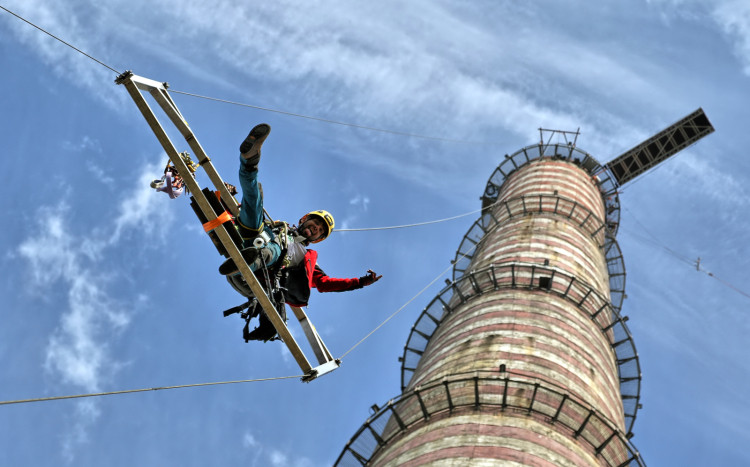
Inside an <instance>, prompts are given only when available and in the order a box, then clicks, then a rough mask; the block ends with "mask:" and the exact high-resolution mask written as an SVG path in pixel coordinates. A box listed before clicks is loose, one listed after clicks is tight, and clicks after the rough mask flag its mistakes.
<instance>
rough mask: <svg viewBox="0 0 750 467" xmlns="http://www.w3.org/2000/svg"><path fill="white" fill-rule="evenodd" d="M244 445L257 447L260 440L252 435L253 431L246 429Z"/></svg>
mask: <svg viewBox="0 0 750 467" xmlns="http://www.w3.org/2000/svg"><path fill="white" fill-rule="evenodd" d="M242 446H244V447H246V448H256V447H258V446H259V443H258V440H256V439H255V436H253V435H252V433H250V432H248V431H246V432H245V434H244V435H243V436H242Z"/></svg>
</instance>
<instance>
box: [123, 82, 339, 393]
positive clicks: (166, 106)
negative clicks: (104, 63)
mask: <svg viewBox="0 0 750 467" xmlns="http://www.w3.org/2000/svg"><path fill="white" fill-rule="evenodd" d="M115 83H117V84H122V85H124V86H125V88H126V89H127V91H128V93H129V94H130V97H131V98H132V99H133V101H134V102H135V104H136V106H137V107H138V109H139V110H140V111H141V114H142V115H143V117H144V118H145V119H146V122H147V123H148V125H149V127H151V130H152V131H153V133H154V135H155V136H156V138H157V140H158V141H159V143H160V144H161V145H162V148H164V151H165V152H166V153H167V156H169V160H170V162H171V165H168V169H170V170H168V171H169V172H171V176H172V177H173V176H174V174H175V173H177V174H181V175H185V174H188V173H190V174H191V176H183V177H181V179H182V182H183V183H184V189H185V190H186V191H189V192H190V193H192V196H191V202H190V204H191V207H192V208H193V210H194V211H195V213H196V215H197V216H198V218H199V219H200V221H201V223H202V224H203V228H204V230H205V231H206V233H207V234H208V236H209V238H210V239H211V241H212V242H213V244H214V246H215V247H216V249H217V250H218V251H219V253H220V254H221V255H222V256H224V257H228V258H231V259H232V260H233V261H234V263H235V265H236V266H237V268H238V269H239V274H238V275H237V276H233V277H241V278H242V281H243V282H244V285H243V284H242V283H239V282H237V283H235V284H233V286H234V285H237V284H239V285H237V286H238V287H241V288H242V290H245V291H248V290H249V292H247V294H245V293H243V295H244V296H246V297H247V296H248V295H250V294H252V298H249V297H248V298H249V300H248V302H246V303H245V304H243V305H240V306H239V307H235V308H230V309H229V310H227V311H226V312H225V314H226V315H227V316H228V315H231V314H235V313H239V314H240V317H243V315H244V318H243V319H245V320H246V321H245V325H246V327H248V326H249V325H248V323H249V320H250V319H252V318H253V317H255V316H256V315H257V316H258V317H259V319H260V318H263V319H267V320H268V322H270V324H271V325H272V327H273V328H274V330H275V334H278V339H279V340H280V341H281V342H283V343H284V345H286V347H287V348H288V349H289V352H290V353H291V354H292V357H294V359H295V361H296V362H297V364H298V365H299V367H300V369H301V370H302V372H303V373H304V376H303V377H302V381H304V382H308V381H311V380H313V379H315V378H317V377H319V376H322V375H323V374H325V373H329V372H331V371H333V370H335V369H336V368H338V367H339V365H340V364H341V360H340V359H335V358H333V356H332V355H331V353H330V352H329V351H328V349H327V348H326V346H325V344H324V343H323V341H322V339H321V338H320V335H319V334H318V332H317V330H316V329H315V327H314V326H313V325H312V323H311V322H310V320H309V319H308V317H307V315H306V314H305V312H304V310H303V309H302V308H299V307H294V306H292V307H291V309H292V311H293V312H294V315H295V317H296V318H297V320H298V321H299V323H300V326H301V328H302V330H303V331H304V334H305V337H306V338H307V340H308V342H309V344H310V347H311V348H312V350H313V353H314V354H315V357H316V360H317V362H318V365H317V366H315V367H313V366H312V365H311V364H310V361H309V360H308V358H307V357H306V356H305V353H304V352H303V350H302V349H301V348H300V346H299V344H298V343H297V341H296V340H295V339H294V337H293V336H292V334H291V332H290V330H289V328H288V327H287V325H286V313H285V305H284V301H283V290H282V289H281V287H280V286H278V287H277V286H276V279H277V273H276V272H274V270H273V269H274V268H271V270H269V269H268V268H264V267H261V268H259V276H260V277H256V274H254V273H253V271H252V270H251V269H250V266H249V265H248V264H247V262H246V261H245V257H244V256H243V255H242V252H241V247H242V239H241V238H240V236H239V233H238V232H237V229H236V228H235V227H234V222H233V219H234V218H236V217H238V215H239V203H238V202H237V200H236V199H235V198H234V196H233V194H232V193H231V192H230V187H231V188H233V187H232V186H231V185H228V184H225V183H224V181H223V180H222V179H221V177H220V176H219V174H218V172H217V171H216V169H215V168H214V166H213V164H212V163H211V159H210V158H209V157H208V156H207V155H206V153H205V151H204V150H203V148H202V147H201V145H200V143H198V140H197V139H196V137H195V135H194V134H193V132H192V130H191V129H190V127H189V126H188V124H187V121H186V120H185V118H184V117H183V116H182V114H181V113H180V111H179V109H178V108H177V106H176V105H175V103H174V101H173V100H172V98H171V96H170V95H169V93H168V92H167V88H168V85H167V84H166V83H160V82H158V81H154V80H151V79H147V78H144V77H141V76H137V75H135V74H133V73H132V72H130V71H126V72H125V73H122V74H121V75H120V76H118V77H117V79H116V80H115ZM142 91H146V92H148V93H149V94H150V95H151V97H152V98H153V99H154V100H155V101H156V102H157V103H158V104H159V106H160V107H161V109H162V110H163V111H164V113H165V114H166V115H167V117H168V118H169V119H170V121H171V122H172V124H173V125H174V126H175V127H176V128H177V130H178V131H179V132H180V134H182V136H183V137H184V138H185V141H186V142H187V144H188V145H189V146H190V149H191V150H192V153H193V154H194V155H195V157H196V159H197V164H195V163H192V160H190V162H188V160H187V159H186V158H185V157H183V154H186V153H180V152H179V151H178V150H177V148H176V147H175V146H174V144H173V143H172V141H171V140H170V139H169V136H168V135H167V133H166V131H165V130H164V128H163V127H162V125H161V123H160V122H159V120H158V119H157V117H156V115H155V114H154V112H153V111H152V110H151V108H150V107H149V105H148V102H147V101H146V99H145V98H144V96H143V94H142ZM197 167H201V168H203V169H204V171H205V172H206V175H208V178H209V179H210V181H211V183H212V184H213V186H214V187H215V189H216V191H215V192H212V191H211V190H210V189H209V188H207V187H206V188H201V187H200V185H199V184H198V181H197V179H196V177H195V172H196V170H197ZM191 168H194V170H192V171H191ZM172 169H174V171H173V170H172ZM165 175H166V174H165ZM166 180H167V178H166V177H165V179H164V181H165V182H166ZM171 182H172V183H174V180H171ZM165 185H166V183H165ZM173 187H174V184H173ZM173 193H174V189H173ZM234 193H235V194H236V189H235V190H234ZM170 196H171V195H170ZM279 228H281V229H282V234H281V235H278V236H277V237H278V238H279V241H281V242H286V238H287V236H288V232H287V230H286V227H281V226H279ZM282 248H283V245H282ZM277 263H278V265H279V266H278V267H279V268H281V266H283V264H284V261H283V260H282V261H277ZM259 279H261V280H262V281H263V283H264V284H265V286H266V288H265V289H264V285H263V284H261V282H260V281H259ZM267 290H268V292H267ZM234 310H236V311H234ZM230 311H231V313H230ZM252 332H254V331H249V329H248V330H247V332H244V331H243V336H245V337H247V335H252ZM275 334H274V336H275ZM274 336H272V337H271V338H273V337H274Z"/></svg>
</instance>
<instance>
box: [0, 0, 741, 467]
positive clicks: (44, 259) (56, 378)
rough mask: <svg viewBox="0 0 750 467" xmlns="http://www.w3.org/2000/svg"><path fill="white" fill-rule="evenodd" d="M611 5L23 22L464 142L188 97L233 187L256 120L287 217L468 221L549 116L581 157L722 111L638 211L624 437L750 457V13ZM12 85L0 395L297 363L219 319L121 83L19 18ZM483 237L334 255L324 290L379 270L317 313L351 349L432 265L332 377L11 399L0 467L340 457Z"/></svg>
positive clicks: (13, 24)
mask: <svg viewBox="0 0 750 467" xmlns="http://www.w3.org/2000/svg"><path fill="white" fill-rule="evenodd" d="M592 3H593V2H583V1H568V2H553V1H539V2H533V4H532V3H531V2H525V3H523V4H520V2H495V1H473V2H450V1H418V0H415V1H410V2H396V1H389V0H383V1H379V2H363V1H351V2H321V1H312V2H304V3H302V2H291V1H280V2H263V3H261V2H257V3H255V2H253V3H250V2H248V3H247V4H246V5H244V6H243V5H238V4H237V2H227V1H217V2H211V4H209V3H206V2H198V1H180V2H177V1H152V2H146V1H143V0H128V1H121V0H108V1H105V2H90V1H80V0H71V1H67V2H53V1H51V0H24V1H20V0H11V1H8V0H5V1H3V2H2V5H3V6H4V7H6V8H8V9H10V10H12V11H14V12H16V13H17V14H19V15H21V16H23V17H25V18H27V19H28V20H29V21H32V22H34V23H35V24H37V25H39V26H40V27H43V28H45V29H47V30H49V31H50V32H52V33H53V34H56V35H58V36H60V37H61V38H63V39H64V40H66V41H68V42H70V43H71V44H73V45H75V46H76V47H78V48H80V49H82V50H84V51H85V52H87V53H89V54H90V55H92V56H93V57H96V58H97V59H99V60H101V61H102V62H104V63H105V64H107V65H109V66H111V67H113V68H115V69H117V70H120V71H124V70H126V69H129V70H133V71H134V72H135V73H136V74H138V75H141V76H144V77H147V78H151V79H154V80H157V81H166V82H169V83H170V86H171V89H173V90H177V91H184V92H190V93H196V94H200V95H206V96H211V97H216V98H221V99H226V100H230V101H235V102H242V103H247V104H251V105H255V106H261V107H268V108H273V109H279V110H284V111H288V112H293V113H298V114H305V115H312V116H317V117H321V118H325V119H331V120H337V121H343V122H350V123H355V124H358V125H363V126H370V127H377V128H384V129H390V130H395V131H401V132H406V133H412V134H418V135H426V136H434V137H439V138H447V139H452V140H458V141H459V142H456V141H441V140H436V139H428V138H418V137H405V136H399V135H394V134H389V133H383V132H375V131H368V130H363V129H356V128H351V127H346V126H341V125H332V124H328V123H323V122H320V121H315V120H310V119H304V118H297V117H292V116H288V115H283V114H279V113H271V112H266V111H261V110H257V109H253V108H249V107H242V106H236V105H230V104H225V103H218V102H215V101H209V100H205V99H198V98H195V97H189V96H186V95H183V94H172V96H173V98H174V99H175V101H176V102H177V105H178V106H179V108H180V109H181V110H182V112H183V114H184V115H185V117H186V118H187V120H188V122H189V123H190V125H191V128H192V129H193V131H194V132H195V134H196V135H197V137H198V139H199V141H200V142H201V144H202V145H203V147H204V149H206V151H207V152H208V153H209V155H210V156H211V157H212V159H213V161H214V163H215V165H216V167H217V169H218V170H219V172H220V173H221V174H222V176H223V178H224V179H225V180H227V181H229V182H230V183H233V182H235V183H236V181H237V178H236V177H237V176H236V170H237V167H236V165H237V159H236V153H237V146H238V144H239V143H240V142H241V140H242V139H243V138H244V136H245V135H246V134H247V131H248V129H249V128H250V127H251V126H252V125H254V124H256V123H258V122H262V121H264V122H268V123H269V124H271V126H272V128H273V130H272V133H271V136H270V138H269V139H268V141H267V142H266V144H265V146H264V154H263V161H262V162H261V181H262V182H263V186H264V192H265V199H266V208H267V209H268V210H269V211H270V213H271V214H272V215H273V216H274V217H277V218H283V219H286V220H289V221H295V220H296V219H298V218H299V216H300V215H301V214H303V213H304V212H306V211H308V210H312V209H319V208H323V209H327V210H329V211H331V212H332V213H334V215H335V216H336V220H337V225H338V226H341V227H345V228H357V227H377V226H390V225H400V224H409V223H414V222H423V221H429V220H433V219H440V218H445V217H450V216H455V215H458V214H462V213H467V212H470V211H474V210H476V209H478V208H479V207H480V202H479V196H480V195H481V194H482V191H483V189H484V186H485V184H486V182H487V179H488V178H489V176H490V175H491V174H492V171H493V170H494V168H495V167H496V165H497V164H498V163H499V162H500V161H501V160H502V157H503V155H504V154H506V153H512V152H514V151H516V150H517V149H520V148H521V147H523V146H526V145H529V144H533V143H535V142H537V141H538V139H539V132H538V130H537V129H538V128H539V127H544V128H556V129H563V130H576V129H578V128H580V129H581V136H580V137H579V138H578V146H579V147H580V148H581V149H583V150H585V151H587V152H589V153H591V154H592V155H593V156H594V157H596V158H597V159H599V160H600V161H602V162H606V161H608V160H610V159H612V158H614V157H616V156H617V155H619V154H620V153H622V152H623V151H625V150H627V149H629V148H630V147H632V146H633V145H635V144H637V143H638V142H640V141H641V140H643V139H645V138H646V137H648V136H650V135H651V134H652V133H655V132H656V131H658V130H660V129H662V128H664V127H665V126H667V125H669V124H670V123H672V122H674V121H676V120H678V119H679V118H681V117H682V116H684V115H686V114H688V113H689V112H691V111H693V110H694V109H696V108H697V107H703V109H704V110H705V112H706V113H707V115H708V116H709V118H710V119H711V121H712V123H713V124H714V126H715V127H716V130H717V131H716V133H714V134H712V135H711V136H709V137H708V138H706V139H705V140H703V141H701V142H700V143H698V144H697V145H695V146H693V147H691V148H689V149H688V150H686V151H683V152H682V153H680V154H679V156H677V157H675V158H673V159H672V160H670V161H668V162H667V163H665V164H663V165H662V166H660V167H659V168H657V169H656V170H654V171H652V172H650V173H648V174H647V175H645V176H643V177H641V178H640V179H637V180H636V181H634V182H632V183H631V184H629V185H626V186H625V187H624V190H623V192H622V195H621V202H622V206H623V213H622V223H621V228H620V232H619V234H618V241H619V242H620V247H621V249H622V251H623V254H624V257H625V266H626V271H627V273H628V275H627V283H626V292H627V299H626V300H625V303H624V306H623V310H622V312H623V314H625V315H628V316H629V317H630V321H629V322H628V326H629V328H630V330H631V332H632V334H633V337H634V341H635V345H636V346H637V349H638V351H639V355H640V362H641V367H642V372H643V390H642V394H641V395H642V403H643V406H644V407H643V409H642V410H640V411H639V412H638V417H637V419H636V422H635V426H634V432H635V437H634V438H633V440H632V441H633V444H634V445H635V446H636V448H637V449H639V450H640V452H641V454H642V455H643V458H644V460H645V461H646V463H647V464H649V465H742V464H745V465H746V464H750V454H748V452H747V450H746V449H745V446H746V445H747V443H748V442H749V441H750V430H748V428H747V419H748V417H749V416H750V409H749V408H748V404H747V401H746V395H745V394H746V387H747V383H748V374H750V372H749V370H750V363H748V359H747V356H748V350H747V348H746V346H745V342H746V340H747V339H746V337H747V334H748V331H750V322H749V317H748V314H747V309H748V305H750V299H748V298H747V297H746V296H745V295H742V294H741V293H738V292H736V291H735V290H734V289H732V288H731V287H729V286H727V285H726V284H725V283H729V284H731V285H733V286H734V287H737V288H739V289H740V290H744V291H745V292H750V286H748V285H747V279H748V273H747V271H748V268H749V267H750V260H749V259H748V247H747V244H748V242H749V241H750V234H749V233H748V231H749V227H750V222H748V219H747V217H746V213H747V212H748V210H749V208H750V201H748V200H749V199H750V198H749V197H748V185H749V184H750V183H749V182H750V176H749V175H748V173H750V160H749V159H748V158H747V156H746V155H747V147H749V146H750V134H748V132H747V130H746V128H745V126H746V122H748V121H750V111H749V110H748V106H747V104H746V102H747V101H748V97H750V91H749V89H750V4H748V3H747V2H745V1H741V0H714V1H706V0H704V1H693V0H651V1H639V0H633V1H631V2H616V1H602V2H597V3H596V5H593V4H592ZM0 70H2V73H0V84H2V89H3V91H2V111H1V112H0V119H1V120H0V151H1V154H2V160H3V162H4V171H5V173H6V176H5V177H4V182H3V184H2V186H1V187H0V193H1V194H2V196H0V205H1V206H2V212H3V213H5V215H6V221H5V222H4V223H3V224H4V226H5V228H4V229H3V233H2V235H0V248H2V251H3V252H4V253H3V255H2V257H1V258H0V261H1V264H2V271H3V273H2V280H1V281H0V287H1V289H0V290H1V291H2V293H1V294H0V297H1V298H0V310H1V311H0V362H2V363H1V364H0V399H1V400H15V399H25V398H32V397H48V396H57V395H65V394H78V393H88V392H98V391H116V390H122V389H134V388H149V387H158V386H170V385H180V384H192V383H203V382H214V381H228V380H240V379H252V378H266V377H277V376H288V375H296V374H298V372H299V369H298V368H296V365H295V364H294V361H293V360H292V359H291V357H290V356H289V355H288V353H286V352H285V351H284V350H283V347H282V346H281V345H279V344H278V343H273V344H265V345H263V344H245V343H244V342H243V341H242V339H241V324H242V323H241V321H240V320H239V319H231V318H222V316H221V311H222V310H224V309H226V308H229V307H231V306H234V305H238V304H240V303H241V302H242V300H241V297H239V296H238V295H237V294H236V293H235V292H234V291H233V290H232V289H231V288H230V287H229V285H228V284H226V282H225V281H224V279H223V278H222V277H220V276H219V275H218V273H217V268H218V266H219V264H220V263H221V260H222V258H221V257H220V256H219V255H218V254H217V253H216V252H215V250H214V249H213V246H212V245H211V243H210V241H209V240H208V239H207V237H206V236H205V234H204V233H203V232H202V229H201V228H200V225H199V224H198V221H197V219H196V218H195V216H194V214H193V213H192V211H191V210H190V208H189V206H188V203H187V201H186V198H178V199H177V200H169V199H168V198H167V196H165V195H163V194H160V193H159V194H157V193H154V192H153V191H152V190H151V189H150V188H149V186H148V182H149V181H150V180H151V179H153V178H156V177H157V176H158V175H159V173H160V171H161V169H162V168H163V165H164V163H165V162H166V156H165V155H164V153H163V151H162V150H161V147H160V146H159V144H158V142H157V140H156V138H155V137H154V136H153V134H152V133H151V132H150V130H149V128H148V126H147V124H146V122H145V121H144V120H143V118H142V117H141V116H140V114H139V113H138V111H137V109H136V107H135V105H134V104H133V102H132V101H131V100H130V98H129V96H128V95H127V92H126V91H125V89H124V88H123V87H122V86H117V85H115V84H114V82H113V81H114V79H115V77H116V74H115V73H113V72H112V71H111V70H108V69H107V68H105V67H103V66H101V65H99V64H97V63H96V62H94V61H92V60H90V59H89V58H86V57H84V56H82V55H81V54H79V53H77V52H75V51H74V50H72V49H70V48H68V47H66V46H64V45H63V44H61V43H60V42H58V41H55V40H53V39H51V38H50V37H49V36H46V35H44V34H43V33H41V32H40V31H38V30H36V29H34V28H32V27H31V26H29V25H28V24H25V23H23V22H22V21H20V20H19V19H17V18H15V17H13V16H11V15H10V14H8V13H6V12H2V11H0ZM174 140H175V141H178V140H177V139H176V138H175V139H174ZM184 149H187V147H186V145H185V147H184ZM202 183H204V184H205V183H206V178H205V177H204V178H203V179H202ZM475 219H476V217H475V216H467V217H463V218H460V219H458V220H455V221H451V222H446V223H440V224H433V225H430V226H425V227H418V228H412V229H400V230H385V231H374V232H345V233H337V234H335V235H333V236H332V237H331V239H330V240H328V241H326V242H324V243H322V244H320V247H319V248H318V250H319V253H320V256H321V259H320V263H321V265H322V266H323V268H324V269H325V270H326V272H328V273H329V274H330V275H332V276H341V277H354V276H359V275H361V274H363V273H364V271H365V270H367V269H368V268H371V269H374V270H376V271H377V272H378V273H381V274H383V276H384V277H383V279H382V280H381V281H380V282H378V283H377V284H375V285H374V286H372V287H369V288H366V289H363V290H360V291H355V292H350V293H343V294H317V293H314V295H313V298H312V301H311V306H310V308H309V309H308V313H309V315H310V316H311V319H312V320H313V322H314V323H315V324H316V326H317V327H318V329H319V330H320V332H321V333H322V334H323V336H324V339H325V341H326V343H327V345H328V346H329V348H330V349H331V351H332V352H333V353H334V354H336V355H341V354H343V353H344V352H346V350H348V349H349V348H350V347H351V346H353V345H354V344H355V343H356V342H357V341H359V340H360V339H361V338H362V337H364V336H365V335H366V334H367V333H368V332H370V331H371V330H372V329H373V328H374V327H376V326H377V325H378V324H379V323H381V322H382V321H383V320H384V319H386V318H387V317H388V316H390V315H391V314H392V313H393V312H394V311H396V310H397V309H399V307H401V306H402V305H403V304H404V303H406V302H407V301H408V300H409V299H411V298H412V297H414V296H415V295H416V294H417V293H418V292H419V291H420V290H422V288H423V287H424V286H425V285H427V284H428V283H430V281H432V280H433V279H435V278H436V277H440V280H438V281H437V283H436V285H433V286H432V287H431V288H430V289H428V290H427V291H426V292H425V293H423V294H422V295H421V296H419V297H417V298H416V299H415V300H414V301H413V302H412V303H411V304H410V305H408V306H407V307H406V308H405V309H404V310H403V311H402V312H401V313H399V314H398V315H397V316H396V317H395V318H394V319H393V320H392V321H390V322H389V323H388V324H387V325H386V326H384V327H383V328H382V329H380V330H379V331H378V332H376V333H375V334H373V335H372V336H371V337H370V338H368V339H367V340H366V341H365V342H364V343H363V344H361V345H360V346H359V347H357V348H356V349H355V350H354V351H353V352H351V353H350V354H349V355H347V357H346V358H345V359H344V362H343V364H342V367H341V368H340V369H339V370H337V371H336V372H334V373H332V374H330V375H326V376H325V377H323V378H320V379H319V380H317V381H314V382H313V383H311V384H302V383H300V382H298V381H297V380H281V381H273V382H258V383H248V384H242V385H228V386H212V387H203V388H194V389H179V390H169V391H157V392H147V393H138V394H129V395H120V396H107V397H100V398H90V399H82V400H70V401H55V402H43V403H31V404H19V405H10V406H3V407H1V408H0V420H2V422H1V423H0V460H2V463H3V464H6V465H38V466H45V465H50V466H51V465H55V466H56V465H76V466H89V465H90V466H94V465H103V464H104V465H112V466H119V465H122V466H128V465H165V464H170V465H171V464H175V465H186V466H190V465H195V466H200V465H232V464H240V463H242V464H243V465H250V466H253V465H256V466H265V465H279V466H286V465H291V466H318V465H330V464H331V463H332V462H333V461H334V460H335V459H336V457H337V456H338V455H339V453H340V452H341V449H342V448H343V447H344V445H345V443H346V441H347V440H348V439H349V438H350V436H351V435H353V434H354V432H355V431H356V430H357V428H358V427H359V426H360V425H361V424H362V422H364V420H365V419H366V418H367V416H368V415H369V407H370V406H371V405H372V404H373V403H377V404H380V405H382V403H384V402H386V401H387V400H388V399H390V398H392V397H395V396H397V395H398V394H399V392H400V390H399V377H400V375H399V372H400V366H399V363H398V361H397V358H398V357H399V356H400V355H401V353H402V350H403V346H404V344H405V342H406V338H407V336H408V333H409V329H410V327H411V325H412V324H413V323H414V321H415V320H416V318H417V317H418V315H419V313H420V311H421V309H422V308H423V307H424V306H426V305H427V304H428V303H429V301H430V300H431V299H432V297H434V295H435V294H437V292H438V291H439V290H440V287H441V285H442V282H443V280H442V279H443V278H447V277H450V274H449V273H444V274H443V275H442V276H440V274H441V271H444V270H445V268H447V267H448V266H449V262H450V260H451V259H453V257H454V254H455V249H456V248H457V247H458V245H459V243H460V241H461V238H462V236H463V235H464V234H465V233H466V231H467V229H468V228H469V227H470V226H471V224H472V223H473V222H474V220H475ZM665 247H667V248H669V249H670V250H667V249H666V248H665ZM678 256H680V257H678ZM698 257H700V258H701V259H702V260H701V265H702V267H703V268H704V269H705V270H706V271H710V272H711V273H713V274H714V277H710V276H708V275H707V274H705V273H704V272H700V271H697V270H696V268H695V267H694V266H692V265H691V264H690V262H691V261H694V260H695V259H697V258H698ZM680 258H682V259H680ZM716 278H719V279H721V281H720V280H717V279H716ZM722 281H724V282H722Z"/></svg>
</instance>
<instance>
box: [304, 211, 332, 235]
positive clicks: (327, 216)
mask: <svg viewBox="0 0 750 467" xmlns="http://www.w3.org/2000/svg"><path fill="white" fill-rule="evenodd" d="M310 217H317V218H318V219H320V220H322V221H323V223H324V224H325V225H326V232H325V233H324V234H322V235H321V236H320V238H317V239H315V240H311V241H310V243H318V242H322V241H323V240H325V239H326V238H328V236H329V235H331V232H333V227H334V226H335V225H336V222H335V221H334V220H333V216H332V215H331V213H330V212H328V211H323V210H319V211H310V212H308V213H307V214H305V215H304V216H302V219H300V220H299V225H300V227H302V224H304V223H305V221H307V220H308V219H309V218H310Z"/></svg>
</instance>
